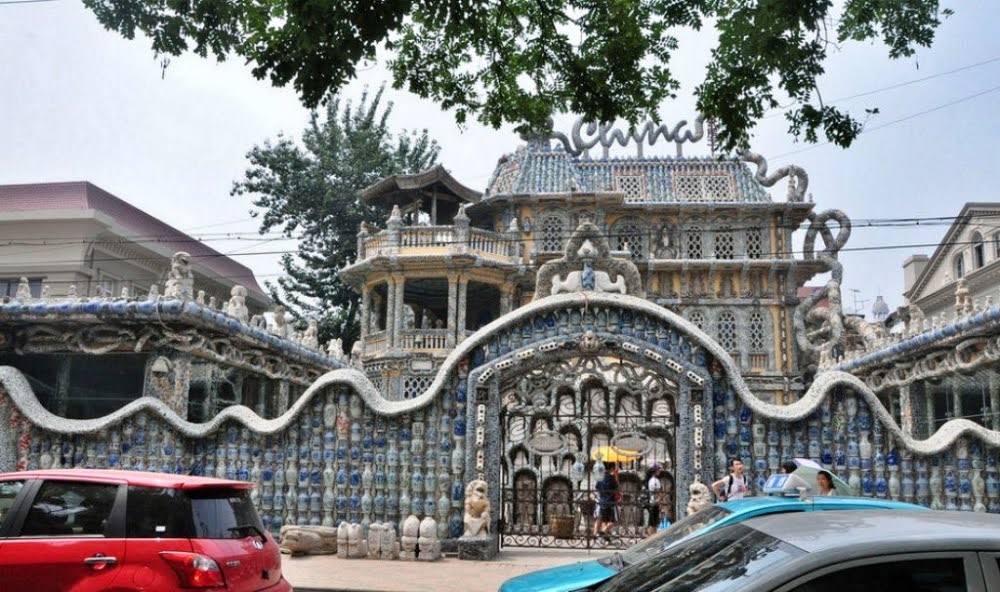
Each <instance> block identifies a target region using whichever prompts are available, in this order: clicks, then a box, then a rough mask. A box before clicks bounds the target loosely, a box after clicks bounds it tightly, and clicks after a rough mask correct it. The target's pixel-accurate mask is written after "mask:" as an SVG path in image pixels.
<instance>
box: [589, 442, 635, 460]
mask: <svg viewBox="0 0 1000 592" xmlns="http://www.w3.org/2000/svg"><path fill="white" fill-rule="evenodd" d="M641 456H642V455H641V454H639V453H638V452H637V451H635V450H628V449H626V448H617V447H615V446H598V447H597V448H595V449H594V450H593V451H591V453H590V458H591V459H593V460H599V461H601V462H607V463H620V462H629V461H633V460H636V459H638V458H639V457H641Z"/></svg>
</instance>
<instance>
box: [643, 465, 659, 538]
mask: <svg viewBox="0 0 1000 592" xmlns="http://www.w3.org/2000/svg"><path fill="white" fill-rule="evenodd" d="M661 474H663V467H662V466H661V465H660V463H658V462H654V463H653V464H651V465H650V466H649V469H648V470H647V471H646V492H647V497H646V500H645V502H646V503H645V505H646V510H647V512H648V514H649V515H648V516H647V518H646V536H649V535H653V534H656V530H657V529H658V528H659V527H660V514H661V512H660V506H661V505H662V504H663V484H662V483H660V475H661Z"/></svg>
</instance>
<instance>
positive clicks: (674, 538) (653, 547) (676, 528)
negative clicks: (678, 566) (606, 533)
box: [622, 506, 732, 565]
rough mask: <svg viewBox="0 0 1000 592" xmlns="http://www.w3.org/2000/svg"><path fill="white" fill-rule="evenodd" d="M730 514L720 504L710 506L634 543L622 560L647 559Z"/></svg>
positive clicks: (637, 560) (626, 562)
mask: <svg viewBox="0 0 1000 592" xmlns="http://www.w3.org/2000/svg"><path fill="white" fill-rule="evenodd" d="M730 514H732V512H730V511H729V510H727V509H725V508H722V507H720V506H709V507H707V508H705V509H704V510H702V511H700V512H695V513H694V514H691V515H689V516H686V517H684V518H683V519H681V520H678V521H677V522H675V523H674V524H673V525H672V526H671V527H670V528H667V529H665V530H661V531H660V532H658V533H656V534H654V535H653V536H651V537H649V538H647V539H645V540H643V541H642V542H640V543H638V544H636V545H632V546H631V547H629V548H628V549H627V550H625V551H624V552H622V560H623V562H624V563H625V565H633V564H635V563H639V562H641V561H645V560H646V559H648V558H650V557H652V556H653V555H656V554H658V553H660V551H663V550H664V549H666V548H668V547H672V546H673V545H675V544H677V542H678V541H680V540H681V539H683V538H685V537H687V536H689V535H690V534H692V533H695V532H698V531H699V530H701V529H703V528H705V527H707V526H709V525H711V524H715V523H716V522H718V521H719V520H722V519H723V518H725V517H726V516H728V515H730Z"/></svg>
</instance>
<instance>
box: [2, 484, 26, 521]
mask: <svg viewBox="0 0 1000 592" xmlns="http://www.w3.org/2000/svg"><path fill="white" fill-rule="evenodd" d="M23 488H24V481H2V482H0V522H3V519H4V517H5V516H6V515H7V512H9V511H10V508H11V506H13V505H14V498H16V497H17V494H18V493H20V492H21V489H23Z"/></svg>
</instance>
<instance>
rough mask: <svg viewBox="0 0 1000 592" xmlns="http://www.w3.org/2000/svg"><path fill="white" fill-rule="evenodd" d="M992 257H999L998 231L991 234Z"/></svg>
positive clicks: (999, 233)
mask: <svg viewBox="0 0 1000 592" xmlns="http://www.w3.org/2000/svg"><path fill="white" fill-rule="evenodd" d="M993 258H994V259H1000V232H998V233H996V234H994V235H993Z"/></svg>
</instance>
